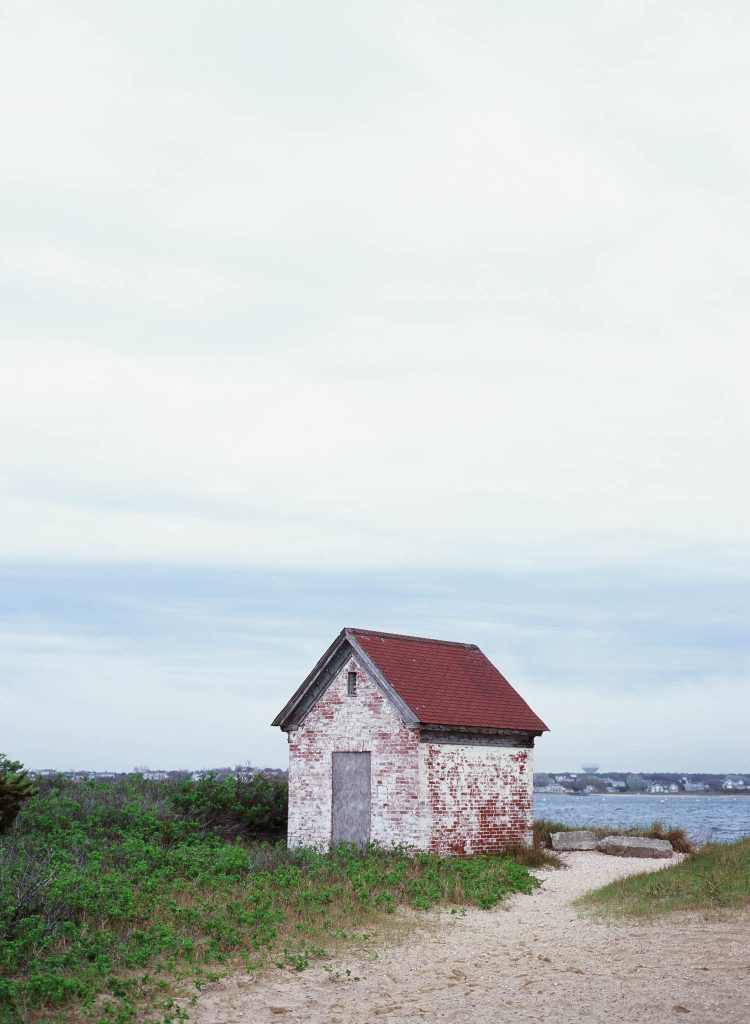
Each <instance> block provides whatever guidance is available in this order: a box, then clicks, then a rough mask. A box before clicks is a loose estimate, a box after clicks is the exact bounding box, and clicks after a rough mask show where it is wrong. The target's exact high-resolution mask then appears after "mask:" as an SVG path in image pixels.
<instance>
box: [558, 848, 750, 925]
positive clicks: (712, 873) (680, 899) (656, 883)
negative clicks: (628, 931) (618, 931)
mask: <svg viewBox="0 0 750 1024" xmlns="http://www.w3.org/2000/svg"><path fill="white" fill-rule="evenodd" d="M578 903H579V904H580V905H581V906H586V907H589V908H592V909H595V910H597V911H600V912H607V913H614V914H620V915H628V916H633V917H653V916H654V915H656V914H663V913H666V912H668V911H674V910H704V909H710V908H716V907H741V906H746V905H747V904H748V903H750V837H748V838H745V839H739V840H737V841H736V842H734V843H715V844H713V843H712V844H709V845H707V846H703V847H701V849H699V850H697V851H696V852H694V853H692V854H691V855H690V856H689V857H686V859H685V860H684V861H682V863H680V864H676V865H675V866H674V867H668V868H665V869H664V870H662V871H655V872H653V873H650V874H645V875H631V876H630V877H629V878H623V879H620V881H618V882H613V883H612V884H611V885H608V886H606V887H605V888H603V889H598V890H596V891H595V892H591V893H587V894H586V895H585V896H583V897H582V898H581V899H580V900H579V901H578Z"/></svg>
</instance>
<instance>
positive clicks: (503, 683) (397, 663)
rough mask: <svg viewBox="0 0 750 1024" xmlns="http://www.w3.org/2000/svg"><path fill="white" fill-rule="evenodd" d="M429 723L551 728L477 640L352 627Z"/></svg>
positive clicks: (355, 637)
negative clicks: (430, 637)
mask: <svg viewBox="0 0 750 1024" xmlns="http://www.w3.org/2000/svg"><path fill="white" fill-rule="evenodd" d="M344 632H345V634H347V635H349V636H351V637H352V639H353V640H355V641H356V642H357V643H358V644H359V646H360V647H361V648H362V650H363V651H364V652H365V654H366V655H367V656H368V657H369V658H371V659H372V661H373V662H374V663H375V665H376V666H377V668H378V669H379V670H380V672H381V673H382V674H383V676H384V677H385V678H386V680H387V681H388V682H389V683H390V684H391V686H392V687H393V689H394V690H395V691H396V693H397V694H398V695H399V696H400V697H401V699H402V700H404V701H405V702H406V703H407V704H408V705H409V707H410V708H411V709H412V711H413V712H414V713H415V714H416V715H417V717H418V718H419V720H420V722H422V723H423V724H424V725H455V726H464V727H467V726H469V727H471V726H473V727H475V728H476V727H478V728H485V729H519V730H527V731H533V732H547V731H548V729H547V726H546V725H545V724H544V722H543V721H542V720H541V718H539V717H538V716H537V715H535V714H534V712H533V711H532V710H531V708H530V707H529V705H528V704H527V703H526V701H525V700H524V699H523V697H521V696H520V695H519V694H518V693H516V691H515V690H514V689H513V687H512V686H511V685H510V683H509V682H508V680H507V679H506V678H505V676H503V675H502V674H501V673H500V672H498V670H497V669H496V668H495V666H494V665H493V664H492V662H491V661H490V660H489V659H488V658H486V657H485V656H484V654H482V652H481V651H480V650H479V648H478V647H477V646H476V645H475V644H459V643H452V642H449V641H447V640H428V639H426V638H425V637H418V636H399V635H398V634H396V633H378V632H375V631H373V630H370V629H353V628H348V629H346V630H345V631H344Z"/></svg>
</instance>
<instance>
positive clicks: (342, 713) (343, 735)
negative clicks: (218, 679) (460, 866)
mask: <svg viewBox="0 0 750 1024" xmlns="http://www.w3.org/2000/svg"><path fill="white" fill-rule="evenodd" d="M273 725H276V726H279V727H280V728H281V729H283V730H284V731H285V732H286V733H287V738H288V741H289V833H288V842H289V846H291V847H299V846H312V847H316V848H317V849H318V850H327V849H328V848H329V847H330V846H331V845H332V844H336V843H337V842H340V841H342V840H347V841H350V842H354V843H358V844H360V845H364V844H365V843H367V842H375V843H378V844H380V845H382V846H390V845H391V844H392V843H397V844H403V845H405V846H409V847H413V848H415V849H420V850H429V851H431V852H434V853H440V854H471V853H483V852H489V851H492V850H497V849H499V848H501V847H504V846H509V845H519V844H520V845H528V844H530V843H531V836H532V822H533V807H532V800H533V771H532V750H533V747H534V740H535V738H536V737H537V736H540V735H541V734H542V733H543V732H546V731H547V726H546V725H545V724H544V722H543V721H542V720H541V719H540V718H538V717H537V715H535V714H534V712H533V711H532V710H531V708H530V707H529V706H528V704H527V703H526V702H525V701H524V700H523V698H522V697H521V696H520V695H519V694H518V693H517V692H516V691H515V690H514V689H513V687H512V686H511V685H510V683H509V682H508V680H507V679H506V678H505V677H504V676H503V675H502V674H501V673H500V672H499V671H498V670H497V669H496V668H495V666H494V665H493V664H492V662H490V661H489V659H488V658H486V657H485V655H484V654H483V653H482V652H481V651H480V649H479V648H478V647H477V646H475V645H474V644H465V643H454V642H448V641H445V640H430V639H427V638H425V637H415V636H400V635H397V634H395V633H381V632H376V631H374V630H369V629H354V628H346V629H343V630H342V631H341V632H340V633H339V635H338V636H337V637H336V639H335V640H334V641H333V643H332V644H331V646H330V647H329V648H328V650H327V651H326V652H325V654H323V656H322V657H321V659H320V660H319V661H318V663H317V665H316V666H315V667H314V668H313V670H312V672H310V674H309V675H308V676H307V678H306V679H305V680H304V682H303V683H302V685H301V686H300V687H299V689H298V690H297V692H296V693H295V694H294V696H293V697H292V698H291V700H290V701H289V702H288V703H287V705H286V706H285V707H284V708H283V709H282V711H280V712H279V714H278V715H277V716H276V718H275V719H274V721H273Z"/></svg>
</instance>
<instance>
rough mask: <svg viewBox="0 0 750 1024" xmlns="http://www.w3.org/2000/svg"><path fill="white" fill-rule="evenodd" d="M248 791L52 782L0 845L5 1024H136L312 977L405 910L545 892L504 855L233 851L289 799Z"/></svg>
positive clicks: (139, 782)
mask: <svg viewBox="0 0 750 1024" xmlns="http://www.w3.org/2000/svg"><path fill="white" fill-rule="evenodd" d="M251 782H252V780H247V781H242V783H241V786H234V785H233V784H231V783H230V785H229V786H227V785H226V784H225V783H223V782H220V781H219V780H217V779H216V778H215V777H207V778H206V779H204V780H200V782H198V783H195V784H192V785H182V784H180V785H177V786H175V785H174V784H172V783H166V782H165V783H152V782H148V781H146V780H143V779H139V778H136V779H132V780H129V781H127V782H124V783H96V782H88V783H81V784H75V783H70V782H67V781H66V780H60V779H58V780H57V781H56V782H52V783H45V784H44V785H43V787H42V789H43V791H42V792H41V793H40V794H39V795H38V796H36V797H34V798H32V799H30V800H29V801H28V802H27V803H26V804H25V806H24V807H23V809H22V811H21V812H20V814H19V815H18V818H17V820H16V823H15V825H14V827H13V828H12V829H11V830H10V831H9V832H8V833H7V834H6V835H5V836H3V837H2V839H0V1022H2V1024H11V1022H12V1024H20V1022H21V1021H23V1022H24V1024H31V1022H33V1021H42V1020H52V1019H61V1018H60V1017H59V1014H63V1017H62V1019H66V1017H65V1015H66V1014H68V1009H64V1010H59V1011H58V1009H57V1008H59V1007H63V1008H65V1007H68V1008H69V1009H70V1015H69V1016H70V1017H72V1016H75V1018H76V1019H77V1020H79V1019H80V1020H89V1019H90V1020H92V1021H96V1022H97V1024H98V1022H100V1021H105V1020H107V1021H122V1022H123V1024H124V1022H125V1021H128V1020H134V1019H136V1013H137V1012H138V1013H141V1014H142V1013H143V1012H149V1009H150V1008H153V1007H154V1006H155V1005H156V1004H157V1003H158V1000H159V999H161V1000H162V1005H163V1000H164V995H165V991H166V992H167V994H169V989H170V988H171V987H173V986H175V985H176V986H177V988H178V989H180V987H181V990H182V991H184V990H185V986H186V985H188V984H189V983H190V981H191V980H192V983H194V984H195V985H197V986H198V987H200V985H201V984H202V981H203V980H205V979H206V978H207V977H209V976H210V975H211V974H213V975H214V976H215V975H216V972H217V971H218V972H221V971H226V970H228V969H230V968H231V966H232V965H233V964H234V963H238V964H241V965H242V967H243V969H245V970H248V969H250V970H252V969H254V968H255V967H257V966H258V965H259V964H261V963H263V962H271V963H277V964H279V965H281V966H282V967H284V966H287V967H289V968H291V969H293V970H303V969H304V967H305V966H307V964H308V962H309V961H310V960H311V959H312V958H314V957H320V956H322V955H323V954H324V953H325V952H326V950H327V949H333V948H335V946H336V944H337V943H338V942H340V941H348V940H349V939H353V938H355V937H356V939H357V941H358V942H359V943H360V944H361V943H362V942H364V941H367V935H368V934H369V928H370V927H371V926H375V925H377V924H378V922H385V921H386V920H387V919H388V918H389V915H390V914H392V912H393V911H394V909H395V908H396V907H397V906H398V905H399V904H407V905H410V906H412V907H415V908H418V909H427V908H429V907H432V906H436V905H441V904H467V903H468V904H473V905H476V906H479V907H492V906H494V905H495V904H496V903H497V902H498V901H499V900H501V899H502V898H503V897H505V896H506V895H507V894H509V893H512V892H530V891H531V890H532V887H533V886H534V885H535V884H536V882H535V880H534V879H533V878H532V876H530V875H529V873H528V872H527V871H526V869H525V868H523V867H521V866H520V865H518V864H517V863H515V862H514V861H512V860H510V859H508V858H504V857H474V858H466V859H460V858H440V857H437V856H432V855H428V854H418V855H417V856H410V855H409V854H408V852H407V851H405V850H401V849H394V850H391V851H383V850H380V849H378V848H376V847H371V848H370V849H369V850H367V851H365V852H362V851H361V850H359V849H358V848H356V847H354V846H351V845H347V844H343V845H342V846H340V847H338V848H337V849H335V850H333V851H332V852H331V853H330V854H327V855H323V854H318V853H315V852H314V851H312V850H299V851H289V850H287V849H286V847H285V846H284V845H282V844H275V845H274V844H268V843H265V844H264V843H254V844H248V843H246V842H245V841H244V840H243V841H233V842H228V841H226V839H224V838H222V836H221V835H219V834H218V833H217V831H216V830H217V829H218V830H221V829H223V828H225V827H226V823H227V822H230V823H232V822H234V821H235V820H236V819H235V817H234V815H235V814H236V815H237V818H239V823H240V824H241V825H242V829H243V830H245V832H249V831H251V830H253V829H258V830H259V831H261V830H263V829H268V828H270V827H271V825H273V827H276V825H275V824H274V823H277V822H278V818H275V817H274V816H273V815H274V813H275V812H274V805H275V802H276V800H277V796H278V789H277V788H276V787H274V786H270V787H268V788H266V787H265V786H263V785H261V784H259V783H252V785H251V784H250V783H251ZM245 786H247V788H243V787H245ZM238 793H239V795H238ZM251 794H256V795H257V794H260V796H259V797H258V800H257V806H258V811H257V813H252V812H253V804H252V800H251ZM269 794H270V795H269ZM212 795H215V796H216V797H217V800H218V801H219V809H218V811H217V812H216V813H215V814H213V813H212V811H211V806H210V799H211V797H212ZM222 800H223V801H225V802H223V803H222V802H221V801H222ZM238 808H239V811H238ZM240 811H241V814H242V816H241V817H240ZM191 814H195V815H196V816H195V817H191ZM232 827H234V825H232ZM363 929H364V930H363ZM103 998H105V999H106V1000H107V1002H106V1006H109V1009H106V1008H105V1009H102V999H103ZM170 999H171V996H170ZM155 1001H156V1002H155ZM144 1008H145V1009H144ZM174 1012H176V1011H174ZM180 1012H182V1011H180ZM56 1015H58V1016H57V1018H56ZM138 1019H142V1016H139V1017H138ZM159 1019H160V1020H161V1015H160V1016H159ZM164 1019H165V1020H166V1019H167V1018H166V1017H165V1018H164ZM170 1019H172V1018H170ZM176 1019H177V1018H176Z"/></svg>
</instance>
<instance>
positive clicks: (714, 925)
mask: <svg viewBox="0 0 750 1024" xmlns="http://www.w3.org/2000/svg"><path fill="white" fill-rule="evenodd" d="M564 856H565V857H566V859H567V861H568V865H569V867H568V869H567V870H565V871H538V872H535V874H537V875H538V876H539V877H540V878H542V879H543V886H542V888H541V890H539V891H537V892H536V893H535V894H534V895H533V896H515V897H513V899H512V900H511V901H509V903H508V904H506V905H505V906H504V907H502V908H497V909H495V910H492V911H480V910H470V911H468V912H467V914H466V915H465V916H458V917H456V916H453V917H451V916H450V915H448V914H440V915H439V916H438V917H437V918H436V919H433V921H434V928H433V929H432V930H430V931H423V932H420V933H419V934H418V935H416V936H412V938H411V939H410V940H407V942H406V943H404V944H403V945H398V946H396V945H393V946H390V947H388V948H386V949H381V950H380V951H379V955H378V956H377V959H375V958H373V957H371V956H365V955H363V957H362V958H360V959H358V958H356V957H352V958H350V959H346V960H342V961H341V962H339V963H335V964H334V965H333V967H334V973H333V974H332V973H329V972H326V971H324V970H323V969H322V968H318V967H315V968H310V969H309V970H307V971H305V972H304V973H301V974H300V973H296V972H294V971H284V972H282V971H275V972H273V973H268V974H265V975H264V976H262V977H261V978H259V979H258V980H254V979H253V978H250V977H234V978H231V979H226V980H224V981H221V982H218V983H216V984H215V985H213V986H210V987H207V988H206V989H205V990H204V994H203V995H202V997H201V1000H200V1002H199V1004H198V1006H197V1007H195V1008H194V1009H193V1010H191V1018H192V1019H195V1020H196V1021H197V1022H198V1024H266V1022H270V1021H275V1022H277V1024H279V1022H283V1024H303V1022H304V1024H365V1022H371V1024H376V1022H386V1024H399V1022H401V1021H425V1022H430V1021H455V1022H464V1021H466V1022H474V1021H476V1022H480V1024H483V1022H490V1021H491V1022H493V1024H495V1022H502V1021H511V1020H512V1021H514V1022H515V1021H532V1020H533V1021H535V1022H536V1024H546V1022H547V1021H550V1022H552V1021H554V1022H556V1024H574V1022H575V1024H578V1022H580V1021H585V1022H587V1024H589V1022H590V1024H597V1022H600V1021H601V1022H602V1024H605V1022H606V1024H624V1022H627V1024H633V1022H640V1021H645V1022H648V1024H660V1022H662V1021H675V1020H685V1019H691V1020H693V1021H695V1022H696V1024H698V1022H700V1024H748V1022H750V928H749V925H750V916H748V914H746V913H738V912H732V913H724V914H721V915H716V914H714V915H711V917H710V918H707V917H703V916H700V915H689V916H687V915H681V916H680V918H679V919H675V918H670V919H669V920H666V921H658V922H655V923H652V924H632V923H622V922H618V923H601V922H594V921H592V920H591V919H590V918H588V917H586V916H582V915H580V914H579V913H578V911H576V910H575V909H574V908H573V907H572V906H571V905H570V904H571V900H573V899H575V898H576V897H577V896H579V895H580V894H581V893H583V892H585V891H586V890H587V889H593V888H598V887H599V886H600V885H604V884H605V883H606V882H608V881H610V880H612V879H614V878H618V877H622V876H624V875H628V874H633V873H635V872H637V871H644V870H649V869H652V870H655V869H657V868H659V867H663V866H664V862H663V861H662V862H659V861H650V862H649V861H638V860H633V859H630V858H628V859H623V858H619V857H607V856H604V855H603V854H599V853H573V854H567V855H564ZM347 968H348V969H349V970H350V971H351V973H352V975H353V976H358V977H359V978H360V980H359V981H357V982H354V981H351V980H341V977H342V976H343V977H344V978H345V977H346V975H345V972H346V969H347ZM335 972H339V978H338V979H336V978H335ZM688 1014H690V1015H691V1016H690V1017H689V1018H688Z"/></svg>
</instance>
